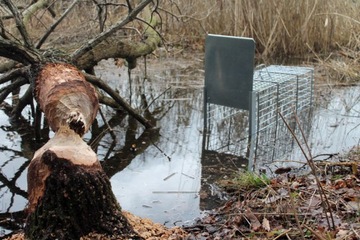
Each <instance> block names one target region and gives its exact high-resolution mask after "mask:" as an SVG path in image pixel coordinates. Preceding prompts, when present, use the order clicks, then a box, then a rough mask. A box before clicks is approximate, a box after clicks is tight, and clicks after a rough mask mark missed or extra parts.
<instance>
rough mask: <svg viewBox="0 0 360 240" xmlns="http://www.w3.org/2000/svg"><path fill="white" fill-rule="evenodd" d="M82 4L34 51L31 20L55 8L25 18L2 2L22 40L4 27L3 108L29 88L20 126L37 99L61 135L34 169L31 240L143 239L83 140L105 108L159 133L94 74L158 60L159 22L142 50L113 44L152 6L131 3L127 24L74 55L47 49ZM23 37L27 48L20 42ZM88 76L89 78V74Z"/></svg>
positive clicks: (0, 52)
mask: <svg viewBox="0 0 360 240" xmlns="http://www.w3.org/2000/svg"><path fill="white" fill-rule="evenodd" d="M77 2H78V1H77V0H75V1H73V3H72V4H71V5H70V6H69V7H68V9H67V10H65V11H64V12H63V14H62V15H61V17H60V18H59V19H58V21H57V22H55V23H54V25H52V27H50V30H49V31H47V32H46V33H45V34H44V36H43V37H42V38H41V40H40V41H39V42H38V44H33V39H31V37H30V36H29V34H28V31H27V28H26V24H25V23H24V19H25V20H26V21H25V22H27V21H29V18H30V17H31V16H29V15H28V14H30V13H31V14H35V13H36V11H37V10H38V9H41V7H44V6H45V7H46V6H48V5H49V1H33V5H30V6H29V7H28V8H27V9H25V11H24V12H23V13H24V15H23V16H22V15H21V13H20V11H19V10H18V8H17V6H15V5H14V4H13V3H12V1H10V0H3V1H1V5H0V6H1V7H2V8H3V9H5V10H6V11H8V12H10V13H11V16H12V18H13V21H14V22H15V25H13V26H16V28H17V31H18V35H17V37H14V35H12V34H10V32H11V31H10V30H8V29H6V28H5V25H4V24H1V30H2V31H1V33H0V56H2V57H5V58H7V59H9V60H10V61H7V62H6V66H7V67H4V68H2V69H10V70H9V71H7V72H5V73H4V74H3V75H2V76H1V77H0V84H4V83H7V82H9V84H7V85H6V86H5V87H3V88H2V89H0V102H2V101H4V100H5V99H6V98H7V97H8V96H9V95H10V94H12V93H14V92H17V93H18V92H19V88H20V87H21V86H24V85H26V84H29V89H28V91H26V93H25V94H24V95H23V96H22V97H21V98H20V99H19V101H16V102H15V101H14V103H13V110H12V115H13V118H17V117H18V116H20V115H21V112H22V110H23V109H24V107H25V106H26V105H27V104H30V105H31V104H32V102H33V101H32V99H33V97H34V98H35V100H36V102H37V103H38V106H39V109H41V110H42V112H43V113H44V115H45V119H46V120H47V123H48V124H49V126H50V127H51V129H52V130H53V131H54V132H55V135H54V137H53V138H51V139H50V140H49V141H48V142H47V143H46V144H45V145H44V146H43V147H41V148H40V149H39V150H38V151H36V153H35V154H34V157H33V159H32V160H31V163H30V165H29V169H28V200H29V206H28V217H27V221H26V226H25V237H26V238H27V239H79V238H81V237H82V236H86V235H88V234H94V233H96V234H104V235H108V236H112V237H113V238H115V239H130V238H131V239H141V237H139V236H138V234H137V233H136V232H135V231H134V230H133V228H132V227H131V225H130V224H129V223H128V221H127V219H126V217H125V216H123V214H122V212H121V207H120V205H119V204H118V202H117V200H116V198H115V196H114V194H113V193H112V190H111V185H110V182H109V178H108V177H107V176H106V174H105V172H104V171H103V169H102V167H101V165H100V163H99V161H98V158H97V156H96V153H95V152H94V151H93V150H92V149H91V148H90V147H89V146H88V145H87V144H86V143H85V142H84V141H83V140H82V136H83V135H84V134H85V133H86V132H87V131H88V130H89V128H90V127H91V125H92V123H93V121H94V119H95V118H96V115H97V112H98V109H99V102H102V103H105V102H106V103H108V104H109V106H110V105H111V106H116V107H121V108H123V109H124V110H126V111H127V112H128V113H129V114H130V115H131V116H132V117H133V118H134V119H136V120H137V121H139V122H140V123H141V124H143V125H144V127H145V128H148V129H150V128H153V123H152V122H151V121H150V120H147V119H146V118H144V117H143V116H142V115H141V114H139V113H138V112H137V111H136V110H135V109H133V108H132V107H131V105H130V104H128V103H127V102H126V101H125V100H124V99H123V98H122V97H121V96H120V95H119V94H118V93H117V92H116V91H114V90H113V89H112V88H111V87H110V86H108V85H107V84H106V82H104V81H102V80H101V79H100V78H98V77H96V76H94V75H91V74H89V73H92V72H93V71H92V68H93V67H94V66H95V65H96V64H97V62H98V61H100V60H102V59H106V58H111V57H121V58H125V59H127V61H128V62H129V63H131V64H132V67H134V63H136V59H137V58H138V57H140V56H144V55H147V54H149V53H151V52H152V51H153V50H154V49H155V48H156V46H157V45H158V44H159V42H160V37H159V36H158V34H157V31H156V30H155V29H154V28H155V26H156V25H157V24H158V21H156V20H155V18H152V17H151V18H150V19H151V20H150V22H149V23H146V24H145V25H146V27H145V30H144V32H143V38H142V39H143V40H142V41H141V42H139V43H137V42H134V41H125V40H124V39H120V38H116V37H113V36H112V35H113V34H114V33H115V32H116V31H117V30H119V29H121V28H122V27H124V26H125V25H126V24H128V23H129V22H131V21H133V20H134V19H138V15H139V13H140V12H141V11H142V10H143V9H144V8H145V7H147V6H148V5H149V4H150V3H152V1H151V0H144V1H141V2H140V3H139V4H138V5H137V6H131V5H130V2H129V1H126V4H125V6H127V8H128V15H127V16H126V17H125V18H124V19H122V20H120V21H118V22H117V23H116V24H114V25H113V26H112V27H110V28H108V30H105V31H103V32H101V33H100V34H99V35H97V36H96V37H94V38H93V39H91V40H89V41H88V42H86V43H84V44H83V45H82V46H81V47H79V48H78V49H77V50H76V51H74V52H73V53H64V52H63V51H58V50H56V49H55V48H53V47H52V48H47V49H42V48H41V46H42V43H44V42H45V41H46V38H47V36H49V35H50V33H51V31H53V30H54V29H55V28H56V24H58V22H59V21H61V20H62V19H64V17H65V16H66V14H67V13H68V12H70V11H71V9H73V7H74V5H75V4H76V3H77ZM94 2H95V1H94ZM35 5H36V7H35ZM155 7H156V6H155ZM52 11H53V10H52ZM31 14H30V15H31ZM1 23H3V19H2V20H1ZM8 24H9V25H8V26H12V25H11V23H8ZM18 37H20V38H21V39H22V41H18ZM110 38H111V41H110V40H109V39H110ZM9 63H10V64H9ZM9 66H10V67H9ZM11 66H12V67H11ZM82 70H84V71H86V72H89V73H87V74H85V73H84V71H82ZM87 80H88V81H87ZM99 93H101V94H99ZM109 99H110V101H109ZM32 109H34V108H32ZM33 111H35V110H33ZM35 115H36V114H35V112H33V116H34V117H35ZM35 122H39V121H35ZM38 127H39V126H38Z"/></svg>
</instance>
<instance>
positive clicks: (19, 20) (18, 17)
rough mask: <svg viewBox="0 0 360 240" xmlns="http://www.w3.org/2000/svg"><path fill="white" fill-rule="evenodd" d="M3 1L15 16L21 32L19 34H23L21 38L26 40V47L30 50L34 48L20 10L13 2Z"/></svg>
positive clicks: (9, 0)
mask: <svg viewBox="0 0 360 240" xmlns="http://www.w3.org/2000/svg"><path fill="white" fill-rule="evenodd" d="M2 1H3V2H4V3H5V4H6V6H7V7H8V8H9V10H10V11H11V13H12V14H13V15H14V17H15V22H16V27H17V28H18V30H19V32H20V34H21V36H22V38H23V40H24V43H25V46H26V47H28V48H30V47H32V43H31V40H30V37H29V34H28V33H27V31H26V28H25V25H24V22H23V20H22V17H21V14H20V12H19V10H18V9H17V7H16V6H15V5H14V4H13V3H12V1H11V0H2Z"/></svg>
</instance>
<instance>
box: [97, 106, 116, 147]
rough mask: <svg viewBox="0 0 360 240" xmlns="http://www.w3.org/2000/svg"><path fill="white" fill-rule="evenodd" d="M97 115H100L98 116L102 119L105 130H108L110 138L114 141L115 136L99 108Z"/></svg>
mask: <svg viewBox="0 0 360 240" xmlns="http://www.w3.org/2000/svg"><path fill="white" fill-rule="evenodd" d="M99 113H100V116H101V118H102V119H103V121H104V123H105V125H106V127H107V129H108V130H109V132H110V135H111V137H112V138H113V140H116V135H115V133H114V131H113V129H112V128H111V126H110V125H109V123H108V121H107V120H106V118H105V116H104V113H103V112H102V110H101V108H99Z"/></svg>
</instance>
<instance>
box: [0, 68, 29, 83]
mask: <svg viewBox="0 0 360 240" xmlns="http://www.w3.org/2000/svg"><path fill="white" fill-rule="evenodd" d="M27 70H28V68H27V67H24V68H18V69H14V70H11V71H9V72H7V73H5V74H3V75H1V76H0V84H3V83H6V82H8V81H10V80H13V79H15V78H18V77H20V76H25V74H26V71H27Z"/></svg>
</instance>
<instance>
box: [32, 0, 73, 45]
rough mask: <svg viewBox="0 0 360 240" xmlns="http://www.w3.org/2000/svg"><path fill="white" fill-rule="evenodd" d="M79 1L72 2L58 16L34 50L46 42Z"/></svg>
mask: <svg viewBox="0 0 360 240" xmlns="http://www.w3.org/2000/svg"><path fill="white" fill-rule="evenodd" d="M78 2H79V0H74V1H73V3H72V4H71V5H70V6H69V7H68V9H66V11H65V12H64V13H63V14H62V15H61V16H60V18H59V19H58V20H57V21H56V22H55V23H54V24H53V25H51V27H50V28H49V30H48V31H47V32H46V33H45V34H44V36H42V38H41V39H40V41H39V42H38V43H37V44H36V48H38V49H39V48H40V47H41V45H42V44H43V43H44V42H45V41H46V39H47V38H48V36H49V35H50V34H51V33H52V32H53V31H54V30H55V28H56V27H57V26H58V25H59V24H60V23H61V21H62V20H63V19H64V18H65V17H66V16H67V15H68V14H69V13H70V11H71V10H72V9H73V8H74V7H75V5H76V4H77V3H78Z"/></svg>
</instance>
